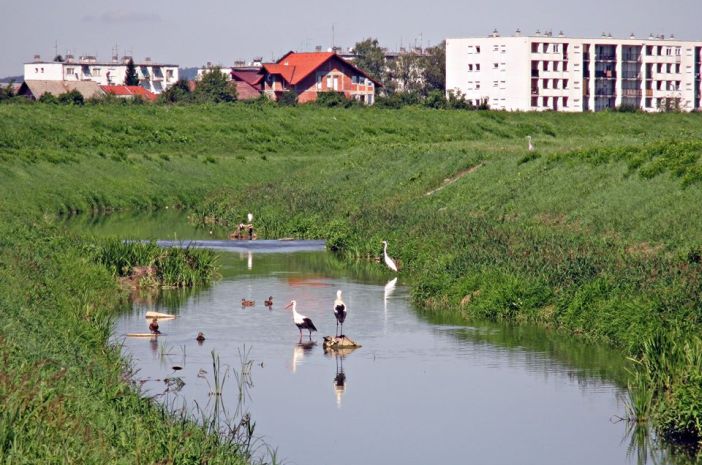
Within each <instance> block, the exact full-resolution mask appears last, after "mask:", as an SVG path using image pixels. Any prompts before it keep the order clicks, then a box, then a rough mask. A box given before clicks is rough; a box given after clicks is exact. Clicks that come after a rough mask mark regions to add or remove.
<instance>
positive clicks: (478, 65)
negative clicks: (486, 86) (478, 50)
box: [475, 63, 480, 71]
mask: <svg viewBox="0 0 702 465" xmlns="http://www.w3.org/2000/svg"><path fill="white" fill-rule="evenodd" d="M475 70H476V71H480V63H476V64H475Z"/></svg>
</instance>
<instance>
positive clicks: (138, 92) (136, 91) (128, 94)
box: [100, 86, 158, 102]
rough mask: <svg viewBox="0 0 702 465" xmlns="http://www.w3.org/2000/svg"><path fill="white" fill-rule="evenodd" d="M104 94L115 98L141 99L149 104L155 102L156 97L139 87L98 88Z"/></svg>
mask: <svg viewBox="0 0 702 465" xmlns="http://www.w3.org/2000/svg"><path fill="white" fill-rule="evenodd" d="M100 88H101V89H102V90H103V92H105V93H106V94H110V95H114V96H115V97H117V98H125V99H133V98H141V99H143V100H146V101H149V102H155V101H156V99H157V98H158V96H157V95H156V94H154V93H153V92H151V91H150V90H148V89H144V88H143V87H141V86H100Z"/></svg>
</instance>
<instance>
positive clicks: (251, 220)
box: [246, 213, 253, 224]
mask: <svg viewBox="0 0 702 465" xmlns="http://www.w3.org/2000/svg"><path fill="white" fill-rule="evenodd" d="M246 218H247V219H248V220H249V224H251V223H253V213H249V214H248V215H246Z"/></svg>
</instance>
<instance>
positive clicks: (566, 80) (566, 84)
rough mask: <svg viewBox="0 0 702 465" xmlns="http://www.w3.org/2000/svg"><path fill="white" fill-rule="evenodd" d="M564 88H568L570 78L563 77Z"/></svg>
mask: <svg viewBox="0 0 702 465" xmlns="http://www.w3.org/2000/svg"><path fill="white" fill-rule="evenodd" d="M563 88H564V89H567V88H568V79H563Z"/></svg>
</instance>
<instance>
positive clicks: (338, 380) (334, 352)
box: [324, 347, 358, 408]
mask: <svg viewBox="0 0 702 465" xmlns="http://www.w3.org/2000/svg"><path fill="white" fill-rule="evenodd" d="M357 348H358V347H345V348H343V349H332V348H329V347H325V348H324V355H326V356H327V357H334V361H335V362H336V374H335V375H334V382H333V387H334V394H335V396H336V407H337V408H341V397H342V396H343V395H344V393H345V392H346V385H347V382H346V381H347V380H346V373H345V372H344V358H346V357H347V356H348V355H349V354H351V353H352V352H353V351H354V350H356V349H357Z"/></svg>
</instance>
